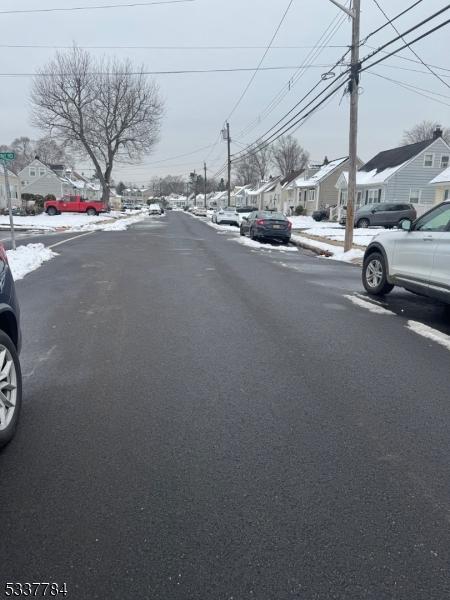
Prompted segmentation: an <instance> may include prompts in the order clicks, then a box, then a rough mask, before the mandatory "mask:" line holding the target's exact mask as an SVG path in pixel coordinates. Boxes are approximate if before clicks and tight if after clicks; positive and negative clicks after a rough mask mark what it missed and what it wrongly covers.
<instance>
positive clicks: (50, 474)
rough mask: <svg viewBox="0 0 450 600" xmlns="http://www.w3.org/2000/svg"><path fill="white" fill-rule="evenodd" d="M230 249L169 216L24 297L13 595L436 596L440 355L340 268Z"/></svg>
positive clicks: (441, 505) (444, 453) (442, 561)
mask: <svg viewBox="0 0 450 600" xmlns="http://www.w3.org/2000/svg"><path fill="white" fill-rule="evenodd" d="M227 237H228V236H226V235H224V236H221V235H217V233H216V231H214V230H213V229H211V228H209V227H207V226H206V225H205V224H204V223H201V222H199V221H197V220H195V219H192V218H191V217H189V216H187V215H184V214H180V213H178V214H171V215H169V216H168V218H167V220H166V222H165V223H161V222H158V223H155V222H153V221H151V220H150V219H149V220H146V221H145V222H143V223H142V224H138V225H137V226H136V227H134V228H133V229H131V230H129V231H126V232H114V233H106V232H105V233H96V234H95V235H92V236H86V237H85V238H84V239H83V241H81V240H80V241H78V242H74V243H70V244H67V245H63V246H61V247H60V256H59V257H58V258H56V259H55V260H53V261H51V263H49V264H45V265H44V266H43V267H42V268H41V269H39V270H38V271H35V272H33V273H31V274H30V275H28V276H27V277H26V278H25V279H24V280H23V281H21V282H19V283H18V285H17V290H18V294H19V297H20V300H21V306H22V312H23V333H24V351H23V357H22V360H23V368H24V373H25V398H24V412H23V419H22V423H21V427H20V430H19V432H18V435H17V437H16V439H15V440H14V442H13V443H12V444H11V445H10V446H9V447H8V448H7V449H6V450H5V451H4V452H3V453H2V454H1V455H0V472H1V477H2V486H1V488H0V503H1V506H2V516H3V518H2V519H0V552H1V556H2V569H1V571H2V576H3V578H4V579H5V580H8V581H29V580H33V581H39V580H51V581H53V580H56V581H59V582H62V581H67V582H68V588H69V590H70V591H71V595H72V597H74V598H77V599H81V600H83V599H85V598H86V599H91V598H101V599H103V598H108V599H116V598H117V599H121V600H123V599H125V598H151V599H152V600H153V599H156V600H168V599H170V600H172V599H174V600H178V599H179V600H186V599H188V598H189V599H195V600H197V599H198V600H204V599H208V600H209V599H212V600H214V599H216V598H217V599H219V598H220V599H223V598H235V599H238V598H239V599H240V598H258V599H262V600H266V599H272V598H277V600H278V599H281V600H284V599H285V598H286V599H288V598H299V599H302V600H304V599H306V600H310V599H311V600H312V599H322V598H323V599H324V600H325V599H326V600H328V599H329V598H338V599H342V600H344V599H345V600H348V599H355V600H356V599H358V600H361V599H362V598H364V599H366V598H367V599H373V600H380V599H388V598H389V599H392V598H395V599H402V600H403V599H405V600H415V599H417V600H419V599H420V600H423V598H427V600H434V599H436V600H442V599H443V598H445V597H446V594H447V591H448V586H449V575H448V561H449V558H450V556H449V555H450V552H449V545H448V541H449V540H448V517H449V508H450V494H449V488H448V473H449V466H450V465H449V462H450V461H449V456H448V439H449V428H450V427H449V423H450V420H449V416H450V415H449V413H450V408H449V405H448V361H449V354H448V352H447V351H446V350H445V349H443V348H441V347H439V346H437V345H435V344H433V343H428V342H427V341H425V340H423V339H422V338H421V337H419V336H417V335H415V334H414V333H412V332H410V331H408V330H407V329H406V328H405V326H404V321H403V320H402V319H399V318H397V317H396V316H392V317H386V316H378V315H372V314H370V313H367V312H365V311H364V310H362V309H358V308H355V307H354V306H353V305H352V304H351V303H349V302H348V301H347V300H346V299H345V298H344V295H345V294H348V293H353V292H355V291H358V290H359V289H360V286H359V283H358V281H357V279H356V278H355V275H354V272H355V271H354V270H353V269H352V267H347V266H345V265H344V266H342V267H341V265H334V264H330V263H328V262H326V261H319V260H318V259H314V258H311V257H306V256H302V255H301V254H300V253H299V254H298V255H297V253H286V254H282V253H279V252H275V251H273V252H271V253H270V254H269V253H265V252H264V253H261V252H251V251H249V249H248V248H245V247H242V246H241V245H240V244H238V243H236V242H234V241H229V240H228V239H227ZM291 255H292V256H291ZM294 256H295V258H294ZM280 261H282V262H284V263H285V264H289V265H290V267H283V266H281V265H280ZM292 266H295V267H296V269H297V270H294V269H293V268H292ZM333 274H334V275H333ZM327 280H328V281H327ZM0 597H1V596H0Z"/></svg>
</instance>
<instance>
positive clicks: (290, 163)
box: [272, 135, 309, 177]
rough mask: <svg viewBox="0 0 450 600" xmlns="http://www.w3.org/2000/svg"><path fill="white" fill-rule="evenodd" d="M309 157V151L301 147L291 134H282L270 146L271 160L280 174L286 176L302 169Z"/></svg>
mask: <svg viewBox="0 0 450 600" xmlns="http://www.w3.org/2000/svg"><path fill="white" fill-rule="evenodd" d="M308 159H309V153H308V152H307V151H306V150H304V149H303V148H302V146H301V145H300V144H299V142H298V140H296V139H295V138H294V137H293V136H292V135H284V136H282V137H280V139H279V140H278V141H277V142H275V144H274V145H273V146H272V161H273V164H274V166H275V167H276V168H277V169H278V171H279V173H280V175H283V177H286V176H287V175H289V174H290V173H293V172H294V171H298V170H299V169H302V168H303V167H304V166H305V165H306V163H307V162H308Z"/></svg>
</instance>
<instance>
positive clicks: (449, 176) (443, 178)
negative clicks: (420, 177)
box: [430, 167, 450, 185]
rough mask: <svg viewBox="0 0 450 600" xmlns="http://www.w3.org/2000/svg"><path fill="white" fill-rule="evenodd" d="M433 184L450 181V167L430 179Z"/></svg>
mask: <svg viewBox="0 0 450 600" xmlns="http://www.w3.org/2000/svg"><path fill="white" fill-rule="evenodd" d="M430 183H431V184H433V185H438V184H440V183H450V167H448V168H447V169H445V170H444V171H442V173H439V175H437V176H436V177H435V178H434V179H432V180H431V181H430Z"/></svg>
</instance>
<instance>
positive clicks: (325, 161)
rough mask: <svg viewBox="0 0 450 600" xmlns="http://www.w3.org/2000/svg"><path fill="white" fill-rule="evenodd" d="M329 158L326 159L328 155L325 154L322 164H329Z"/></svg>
mask: <svg viewBox="0 0 450 600" xmlns="http://www.w3.org/2000/svg"><path fill="white" fill-rule="evenodd" d="M329 162H330V161H329V160H328V156H325V158H324V159H323V164H324V165H328V164H329Z"/></svg>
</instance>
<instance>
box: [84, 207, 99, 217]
mask: <svg viewBox="0 0 450 600" xmlns="http://www.w3.org/2000/svg"><path fill="white" fill-rule="evenodd" d="M86 213H87V214H88V215H89V216H90V217H94V216H95V215H96V214H97V211H96V210H95V208H88V209H87V211H86Z"/></svg>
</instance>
